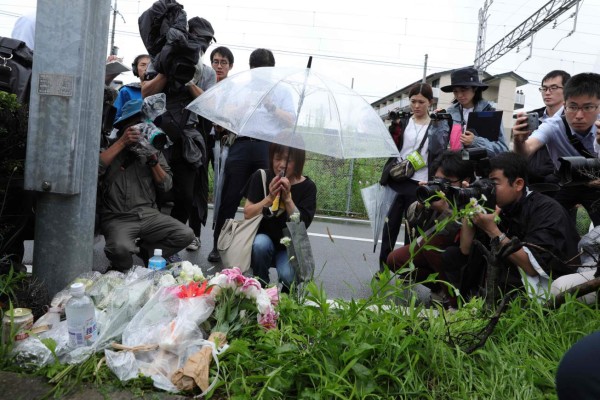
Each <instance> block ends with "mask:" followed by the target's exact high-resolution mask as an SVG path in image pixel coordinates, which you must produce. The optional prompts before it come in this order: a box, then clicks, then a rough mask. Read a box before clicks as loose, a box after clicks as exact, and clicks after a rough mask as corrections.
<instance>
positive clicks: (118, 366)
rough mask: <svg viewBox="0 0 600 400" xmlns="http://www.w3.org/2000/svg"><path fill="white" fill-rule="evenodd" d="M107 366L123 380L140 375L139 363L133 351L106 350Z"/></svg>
mask: <svg viewBox="0 0 600 400" xmlns="http://www.w3.org/2000/svg"><path fill="white" fill-rule="evenodd" d="M104 356H105V357H106V366H107V367H108V368H109V369H110V370H111V371H112V372H113V373H114V374H115V375H116V376H117V378H119V380H120V381H121V382H125V381H128V380H130V379H135V378H137V377H138V371H139V368H140V367H139V365H138V362H137V361H136V359H135V356H134V354H133V353H132V352H131V351H112V350H108V349H107V350H104Z"/></svg>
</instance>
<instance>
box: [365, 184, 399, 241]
mask: <svg viewBox="0 0 600 400" xmlns="http://www.w3.org/2000/svg"><path fill="white" fill-rule="evenodd" d="M360 194H361V196H362V198H363V202H364V203H365V208H366V209H367V214H368V215H369V220H370V222H371V228H373V253H375V248H376V247H377V242H378V241H379V235H380V234H381V229H382V227H383V221H384V220H385V217H386V215H387V213H388V211H389V209H390V207H391V205H392V203H393V202H394V198H395V197H396V192H394V190H393V189H391V188H390V187H389V186H381V185H380V184H379V183H376V184H374V185H371V186H369V187H366V188H362V189H360Z"/></svg>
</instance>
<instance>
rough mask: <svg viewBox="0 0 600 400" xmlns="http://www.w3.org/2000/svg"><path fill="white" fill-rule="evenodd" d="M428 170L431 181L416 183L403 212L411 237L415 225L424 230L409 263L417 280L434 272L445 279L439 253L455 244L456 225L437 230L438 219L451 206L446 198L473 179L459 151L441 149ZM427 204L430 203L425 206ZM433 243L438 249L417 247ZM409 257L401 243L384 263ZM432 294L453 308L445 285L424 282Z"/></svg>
mask: <svg viewBox="0 0 600 400" xmlns="http://www.w3.org/2000/svg"><path fill="white" fill-rule="evenodd" d="M432 170H433V171H435V174H434V180H433V181H431V182H427V183H425V182H420V186H419V187H418V188H417V199H418V201H416V202H414V203H413V204H411V205H410V207H409V209H408V211H407V220H408V222H407V224H408V225H409V227H410V231H411V232H410V233H411V236H414V232H415V231H416V229H417V228H419V229H422V230H423V231H424V232H425V235H424V236H425V238H424V237H419V238H417V239H416V240H417V245H416V246H415V248H414V250H413V251H414V252H415V253H416V252H418V254H417V255H416V256H415V257H414V258H413V260H412V262H413V264H414V266H415V269H414V271H413V272H412V279H413V280H415V281H417V282H420V281H423V280H425V279H426V278H427V277H428V276H429V275H430V274H434V273H438V274H439V275H438V278H439V279H441V280H447V279H446V274H445V269H444V267H443V263H442V252H441V251H438V250H444V249H446V248H447V247H449V246H458V232H459V230H460V224H458V223H456V222H451V223H449V224H448V225H446V226H445V227H444V228H443V229H441V230H440V228H439V225H438V222H439V221H442V220H444V219H445V218H447V217H449V216H450V215H452V209H451V206H450V204H448V199H449V200H450V201H452V198H453V197H454V196H453V193H455V192H456V193H458V189H459V188H460V186H461V183H462V182H472V180H473V178H474V169H473V163H472V162H470V161H466V160H463V158H462V157H461V153H460V152H454V151H445V152H443V153H442V154H441V155H440V156H439V157H438V158H437V159H436V160H435V161H434V162H433V163H432ZM437 192H442V193H444V194H445V195H446V196H445V198H440V197H437V194H436V193H437ZM425 203H429V205H430V206H426V205H425ZM424 245H428V246H434V247H436V248H437V249H438V250H421V249H420V247H421V246H424ZM410 258H411V254H410V245H408V244H407V245H404V246H402V247H400V248H398V249H396V250H394V251H393V252H391V253H390V255H389V256H388V258H387V264H388V266H389V268H390V269H391V270H393V271H397V270H398V269H400V268H403V267H404V266H406V265H408V264H407V263H408V261H409V260H410ZM426 286H428V287H429V288H430V289H431V290H432V292H433V293H437V294H439V296H440V297H441V298H443V299H447V301H448V305H449V306H451V307H456V298H454V297H453V296H450V294H449V292H448V287H447V286H446V285H443V284H441V285H440V284H426Z"/></svg>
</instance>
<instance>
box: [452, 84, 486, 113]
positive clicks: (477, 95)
mask: <svg viewBox="0 0 600 400" xmlns="http://www.w3.org/2000/svg"><path fill="white" fill-rule="evenodd" d="M457 87H464V88H467V89H468V88H473V90H474V91H475V95H474V96H473V108H475V107H476V106H477V103H479V102H480V101H481V100H483V89H482V88H480V87H475V86H457ZM452 103H453V104H456V103H458V100H456V98H455V99H454V100H452Z"/></svg>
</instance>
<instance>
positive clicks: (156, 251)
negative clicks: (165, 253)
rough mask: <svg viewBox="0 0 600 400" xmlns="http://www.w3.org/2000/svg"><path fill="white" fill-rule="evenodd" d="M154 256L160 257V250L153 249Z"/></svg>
mask: <svg viewBox="0 0 600 400" xmlns="http://www.w3.org/2000/svg"><path fill="white" fill-rule="evenodd" d="M154 255H155V256H158V257H162V249H154Z"/></svg>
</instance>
